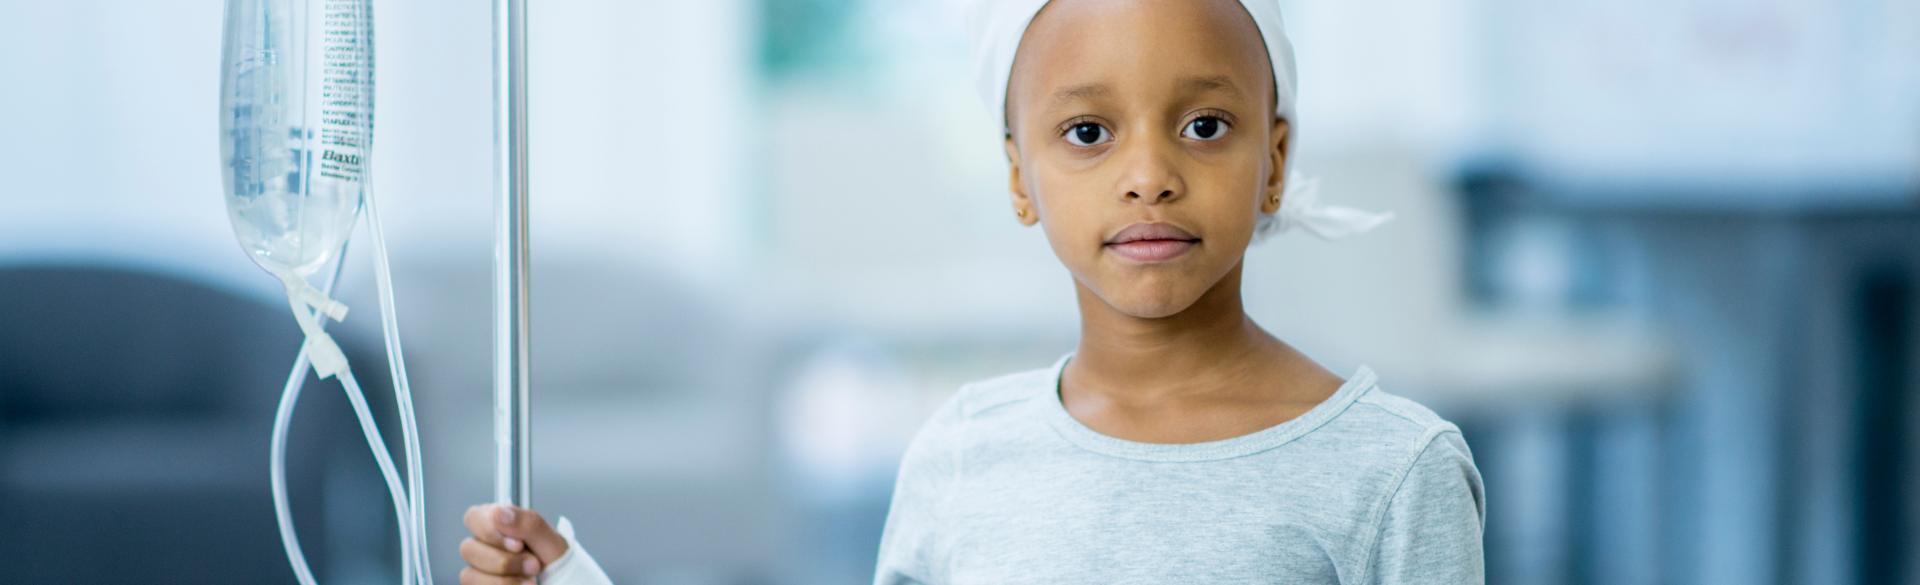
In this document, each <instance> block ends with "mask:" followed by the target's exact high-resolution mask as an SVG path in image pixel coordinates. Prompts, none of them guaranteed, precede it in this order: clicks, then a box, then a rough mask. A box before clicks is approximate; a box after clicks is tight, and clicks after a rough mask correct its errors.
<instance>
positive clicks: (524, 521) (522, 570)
mask: <svg viewBox="0 0 1920 585" xmlns="http://www.w3.org/2000/svg"><path fill="white" fill-rule="evenodd" d="M465 521H466V524H467V530H471V531H473V536H472V537H471V538H468V539H466V540H463V541H460V558H462V559H465V560H466V561H467V568H466V569H463V570H461V571H460V583H461V585H509V584H512V585H520V584H523V583H524V584H532V583H533V582H534V579H535V578H537V577H539V576H540V571H541V570H543V569H545V568H546V567H547V565H550V564H553V562H554V561H557V560H560V555H564V554H567V539H566V538H565V537H562V536H560V533H559V532H558V531H556V530H554V529H553V526H551V525H549V524H547V520H546V519H545V518H541V517H540V513H538V512H535V511H533V510H523V509H520V508H516V507H513V506H509V505H505V504H481V505H478V506H474V507H471V508H467V515H466V518H465Z"/></svg>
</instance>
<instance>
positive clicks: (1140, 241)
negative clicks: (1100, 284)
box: [1106, 222, 1200, 262]
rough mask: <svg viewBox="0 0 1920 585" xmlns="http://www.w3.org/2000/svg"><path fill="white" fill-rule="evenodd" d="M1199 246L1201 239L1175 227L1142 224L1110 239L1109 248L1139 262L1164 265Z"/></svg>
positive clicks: (1131, 226) (1137, 224)
mask: <svg viewBox="0 0 1920 585" xmlns="http://www.w3.org/2000/svg"><path fill="white" fill-rule="evenodd" d="M1199 243H1200V238H1198V237H1195V236H1194V235H1193V234H1192V233H1189V232H1188V231H1187V230H1183V229H1180V228H1178V227H1175V226H1174V225H1173V224H1167V223H1160V222H1152V223H1148V222H1141V223H1136V224H1133V225H1130V226H1127V229H1124V230H1120V233H1118V234H1114V235H1113V237H1111V238H1108V239H1107V241H1106V247H1107V248H1108V249H1110V250H1113V252H1114V253H1116V254H1119V255H1120V256H1121V257H1124V258H1126V259H1128V260H1132V261H1135V262H1164V261H1167V260H1172V259H1174V258H1177V257H1179V256H1180V255H1182V254H1185V253H1187V251H1188V250H1192V249H1193V247H1194V246H1195V245H1197V244H1199Z"/></svg>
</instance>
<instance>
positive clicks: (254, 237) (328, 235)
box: [220, 0, 373, 276]
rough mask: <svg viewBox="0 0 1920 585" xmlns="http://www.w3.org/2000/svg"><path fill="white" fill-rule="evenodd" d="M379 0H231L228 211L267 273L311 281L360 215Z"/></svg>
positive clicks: (225, 113)
mask: <svg viewBox="0 0 1920 585" xmlns="http://www.w3.org/2000/svg"><path fill="white" fill-rule="evenodd" d="M372 15H373V13H372V6H371V0H228V2H227V11H226V16H227V20H226V27H225V29H226V31H225V32H226V36H225V39H224V43H223V47H222V51H221V63H220V65H221V78H220V154H221V157H222V173H221V176H222V179H223V182H224V183H225V186H226V200H227V215H228V218H229V219H231V220H233V231H234V234H235V235H236V236H238V237H239V239H240V245H241V247H242V248H244V249H245V250H246V251H247V253H248V255H249V256H251V257H252V258H253V260H254V261H255V262H258V263H259V264H260V265H261V267H263V268H266V269H267V270H268V271H269V272H274V273H276V274H280V273H289V272H290V273H292V274H296V275H299V276H306V275H309V274H312V273H313V272H314V271H315V270H318V269H319V268H320V266H321V265H323V264H325V263H326V262H327V261H328V260H329V259H331V257H332V255H333V254H335V253H337V252H338V251H339V250H340V246H341V245H342V244H344V243H345V242H346V239H347V236H348V234H349V233H350V232H351V231H352V229H353V224H354V221H355V220H356V219H357V218H358V217H359V213H360V204H361V197H362V194H363V190H364V186H365V181H366V172H367V165H368V162H369V161H368V160H367V159H368V158H369V157H368V155H369V154H370V153H371V151H372V149H371V146H372V140H373V20H372Z"/></svg>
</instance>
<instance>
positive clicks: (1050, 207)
mask: <svg viewBox="0 0 1920 585" xmlns="http://www.w3.org/2000/svg"><path fill="white" fill-rule="evenodd" d="M1274 99H1275V98H1274V89H1273V70H1272V68H1271V66H1270V65H1269V64H1268V61H1267V52H1266V46H1265V44H1264V41H1262V40H1261V37H1260V31H1259V29H1258V27H1257V26H1255V25H1254V23H1253V18H1252V17H1251V16H1248V15H1247V13H1246V10H1245V9H1244V8H1242V7H1241V6H1240V4H1239V2H1236V1H1235V0H1053V1H1052V2H1051V3H1049V4H1048V5H1047V7H1046V8H1045V9H1042V10H1041V11H1040V13H1039V15H1038V16H1036V17H1035V18H1034V20H1033V23H1032V25H1031V26H1029V27H1028V28H1027V32H1026V36H1025V37H1024V38H1023V39H1022V41H1021V44H1020V49H1019V52H1018V53H1017V56H1016V57H1015V60H1014V67H1013V74H1012V78H1011V80H1010V82H1009V85H1008V88H1007V122H1008V129H1009V130H1010V136H1009V137H1008V138H1007V155H1008V158H1009V159H1011V160H1012V162H1013V173H1012V191H1013V204H1014V208H1015V210H1016V211H1017V212H1024V213H1023V214H1022V215H1021V216H1020V217H1021V220H1022V221H1024V222H1026V223H1027V224H1029V225H1031V224H1032V223H1034V222H1039V223H1041V225H1042V226H1043V228H1044V229H1045V230H1046V233H1047V241H1048V242H1049V243H1050V244H1051V245H1052V246H1053V251H1054V254H1056V255H1058V256H1059V257H1060V261H1061V262H1063V263H1065V264H1066V266H1067V269H1068V270H1069V271H1071V272H1072V273H1073V276H1074V279H1075V280H1077V281H1078V282H1079V283H1080V285H1081V286H1083V287H1085V288H1086V289H1087V290H1088V291H1091V292H1092V293H1093V294H1095V295H1098V296H1099V297H1100V298H1101V299H1103V300H1105V301H1106V302H1107V304H1108V305H1111V306H1112V307H1113V308H1115V309H1116V310H1119V311H1120V312H1122V313H1126V314H1128V315H1132V316H1135V317H1142V318H1154V317H1165V316H1169V315H1173V314H1176V313H1179V312H1181V311H1183V310H1185V309H1186V308H1187V307H1189V306H1192V305H1193V303H1194V302H1195V301H1196V300H1198V299H1199V298H1200V296H1201V295H1202V294H1204V293H1206V292H1207V291H1208V290H1210V289H1212V288H1213V287H1214V286H1215V285H1216V284H1217V283H1219V282H1220V281H1221V279H1222V278H1224V277H1225V276H1226V275H1228V274H1229V273H1231V272H1232V271H1233V270H1234V269H1235V268H1237V267H1238V266H1239V265H1240V261H1241V258H1242V256H1244V254H1245V252H1246V249H1247V245H1248V244H1249V243H1250V242H1251V241H1252V239H1253V232H1254V224H1255V222H1256V220H1257V219H1258V217H1259V216H1258V214H1259V213H1262V212H1266V213H1272V212H1274V211H1276V210H1278V209H1279V195H1280V187H1281V176H1280V172H1281V169H1282V168H1284V166H1283V165H1282V162H1283V160H1284V157H1285V156H1286V135H1287V124H1286V122H1285V121H1281V120H1277V119H1276V117H1275V116H1274Z"/></svg>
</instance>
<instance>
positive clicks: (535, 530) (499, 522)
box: [493, 504, 567, 567]
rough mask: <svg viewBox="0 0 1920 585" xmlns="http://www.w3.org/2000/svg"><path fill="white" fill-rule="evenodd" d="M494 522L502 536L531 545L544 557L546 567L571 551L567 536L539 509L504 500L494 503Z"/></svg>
mask: <svg viewBox="0 0 1920 585" xmlns="http://www.w3.org/2000/svg"><path fill="white" fill-rule="evenodd" d="M493 524H494V526H495V529H497V530H499V531H500V535H501V536H504V537H507V538H513V539H518V540H520V541H521V542H524V543H526V546H527V549H528V550H531V551H532V552H533V555H534V556H536V557H539V558H540V565H541V566H543V567H544V566H547V565H551V564H553V562H554V561H557V560H560V555H564V554H567V539H566V537H563V536H560V531H558V530H554V528H553V525H551V524H548V523H547V519H546V518H542V517H541V516H540V513H539V512H535V511H533V510H528V509H524V508H518V507H514V506H510V505H506V504H500V505H497V506H495V507H494V510H493ZM509 548H511V547H509Z"/></svg>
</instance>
